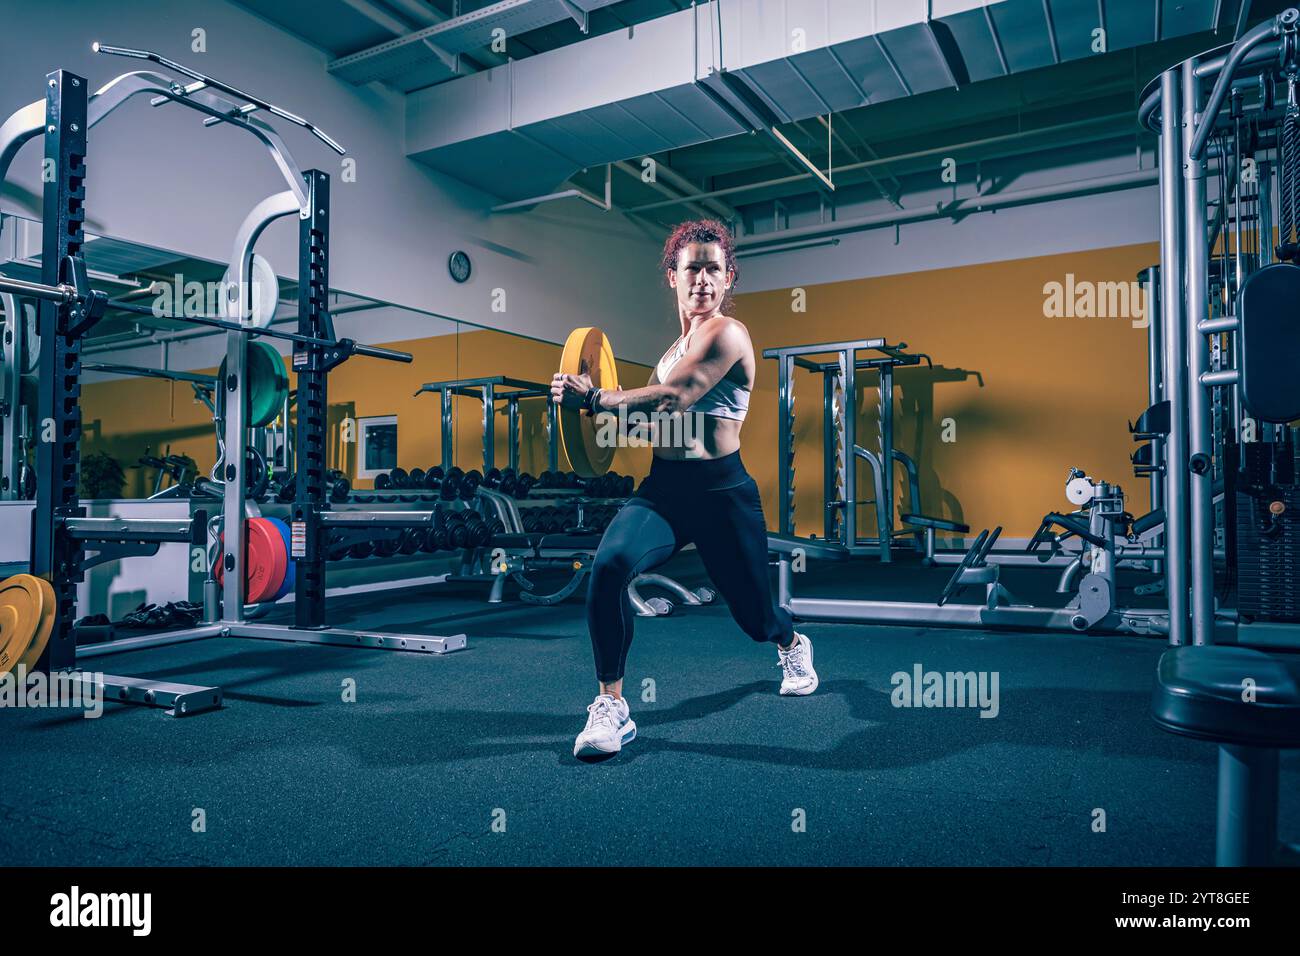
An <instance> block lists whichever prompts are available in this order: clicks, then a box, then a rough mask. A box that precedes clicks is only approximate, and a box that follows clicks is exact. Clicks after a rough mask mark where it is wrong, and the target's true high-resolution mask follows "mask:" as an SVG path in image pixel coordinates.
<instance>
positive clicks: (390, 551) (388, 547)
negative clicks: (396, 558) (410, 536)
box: [374, 536, 402, 558]
mask: <svg viewBox="0 0 1300 956" xmlns="http://www.w3.org/2000/svg"><path fill="white" fill-rule="evenodd" d="M374 549H375V557H377V558H391V557H392V556H393V555H395V554H397V552H398V551H400V550H401V549H402V540H401V537H400V536H398V537H395V538H387V537H385V538H380V539H379V540H377V541H376V542H375V543H374Z"/></svg>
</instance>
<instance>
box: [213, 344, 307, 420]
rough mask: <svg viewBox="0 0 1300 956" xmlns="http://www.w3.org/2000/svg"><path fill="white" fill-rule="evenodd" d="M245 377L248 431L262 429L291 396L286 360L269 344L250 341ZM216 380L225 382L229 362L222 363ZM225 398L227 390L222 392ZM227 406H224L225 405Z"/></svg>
mask: <svg viewBox="0 0 1300 956" xmlns="http://www.w3.org/2000/svg"><path fill="white" fill-rule="evenodd" d="M244 362H245V366H246V368H245V374H244V385H245V388H244V396H245V401H244V415H245V418H246V424H247V425H248V427H249V428H262V427H263V426H266V425H269V424H271V422H273V421H275V419H276V416H277V415H279V414H280V412H281V411H283V410H284V400H285V398H286V397H287V396H288V394H289V373H288V372H286V371H285V369H284V360H283V359H281V358H280V353H279V352H277V351H276V350H275V347H274V346H273V345H271V344H270V343H269V342H249V343H248V352H247V357H246V358H245V360H244ZM217 377H218V378H219V379H221V380H223V381H224V380H225V377H226V360H225V359H222V360H221V367H220V369H219V370H218V372H217ZM219 394H220V395H221V396H222V397H223V398H224V397H225V394H226V391H225V389H224V388H223V389H221V391H220V393H219ZM223 407H224V406H223Z"/></svg>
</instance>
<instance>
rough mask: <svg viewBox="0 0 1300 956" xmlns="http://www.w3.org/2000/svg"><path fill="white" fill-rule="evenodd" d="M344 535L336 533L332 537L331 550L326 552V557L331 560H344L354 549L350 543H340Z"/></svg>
mask: <svg viewBox="0 0 1300 956" xmlns="http://www.w3.org/2000/svg"><path fill="white" fill-rule="evenodd" d="M342 538H343V535H341V534H335V535H333V536H331V538H330V544H329V550H328V551H326V552H325V555H326V557H327V558H328V559H329V560H331V561H342V560H343V559H344V558H346V557H347V556H348V554H349V552H350V551H351V550H352V548H351V546H350V545H347V544H342V543H340V542H341V541H342Z"/></svg>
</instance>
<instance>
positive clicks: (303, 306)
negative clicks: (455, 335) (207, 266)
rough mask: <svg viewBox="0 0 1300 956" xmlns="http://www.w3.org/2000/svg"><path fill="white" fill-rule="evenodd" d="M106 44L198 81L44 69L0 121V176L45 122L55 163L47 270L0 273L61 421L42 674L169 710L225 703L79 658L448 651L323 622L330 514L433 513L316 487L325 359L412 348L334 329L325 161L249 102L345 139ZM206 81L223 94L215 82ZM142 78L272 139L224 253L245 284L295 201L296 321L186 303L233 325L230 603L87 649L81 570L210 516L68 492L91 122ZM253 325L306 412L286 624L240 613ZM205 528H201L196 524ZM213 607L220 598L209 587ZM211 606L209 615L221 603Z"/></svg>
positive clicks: (47, 469) (36, 519) (39, 517)
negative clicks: (205, 647)
mask: <svg viewBox="0 0 1300 956" xmlns="http://www.w3.org/2000/svg"><path fill="white" fill-rule="evenodd" d="M96 50H97V51H98V52H101V53H110V54H117V55H127V56H131V57H134V58H137V59H148V60H152V61H153V62H156V63H159V64H161V65H163V66H166V67H168V68H169V69H172V70H175V71H176V72H179V73H182V74H183V75H185V76H188V77H191V78H192V79H194V80H196V81H197V82H195V83H191V84H189V85H188V86H182V85H181V84H179V83H177V82H176V81H175V80H174V79H173V78H171V77H167V76H163V75H160V74H156V73H150V72H144V71H140V72H135V73H129V74H125V75H123V76H121V77H118V78H117V79H115V80H113V81H111V82H110V83H108V84H106V85H105V86H104V87H103V88H101V90H100V91H99V92H98V93H96V94H95V96H94V98H93V99H92V98H90V97H89V96H88V92H87V84H86V81H85V79H84V78H82V77H80V76H76V75H74V74H72V73H69V72H67V71H62V70H60V71H56V72H55V73H51V74H49V75H48V77H47V78H46V84H45V85H46V90H45V99H44V100H38V101H36V102H35V103H32V104H30V105H29V106H27V107H24V108H23V109H21V110H19V111H18V112H17V113H15V114H14V115H13V116H12V117H10V119H9V120H8V121H7V122H5V123H4V124H2V125H0V183H3V181H4V179H5V174H6V173H7V171H8V164H9V162H10V160H12V158H13V156H14V155H16V153H17V150H18V147H19V146H21V145H22V143H24V142H26V141H27V140H29V139H31V138H34V137H35V136H38V135H42V134H43V136H44V145H45V157H46V160H47V165H49V166H50V168H52V169H54V170H55V171H56V175H54V176H52V177H47V178H46V180H45V185H44V194H43V216H42V220H43V221H42V226H43V233H42V241H43V249H42V282H40V283H30V282H21V281H18V280H12V279H0V291H5V292H14V293H17V294H24V295H30V296H33V297H35V298H37V299H38V300H39V301H40V312H39V320H38V321H39V329H40V333H41V340H42V348H41V351H40V358H39V361H40V372H41V375H40V391H39V397H38V416H39V420H41V421H46V420H48V421H50V422H52V423H53V426H54V440H53V441H48V442H42V443H41V444H40V445H38V449H37V455H38V460H37V466H38V473H40V474H41V475H42V481H41V483H40V485H39V489H38V495H37V501H36V508H35V510H34V512H33V529H32V552H31V572H32V573H33V574H36V575H39V576H42V577H46V578H47V579H48V580H49V581H50V582H51V584H52V585H53V586H54V588H55V594H56V600H57V614H56V618H55V623H54V630H53V633H52V634H51V637H50V640H49V643H48V645H47V647H46V649H45V651H44V653H43V654H42V655H41V657H40V660H39V662H38V664H37V669H39V670H41V671H43V672H45V673H53V672H55V671H73V672H74V674H76V675H77V677H78V678H79V679H80V680H81V681H83V682H87V683H89V682H92V681H93V682H95V683H99V682H100V681H102V686H103V687H105V688H108V689H109V690H110V693H111V696H112V698H113V699H115V700H118V701H121V702H131V703H141V704H145V705H148V706H153V707H168V708H171V709H170V710H169V713H170V714H172V715H174V716H181V715H184V714H190V713H198V712H200V711H203V710H210V709H214V708H217V707H220V706H221V703H222V693H221V689H220V688H216V687H200V686H194V685H184V684H173V683H168V682H161V681H155V680H150V679H147V678H137V677H115V676H108V675H102V674H89V673H87V672H85V671H83V670H78V669H77V667H78V665H79V664H80V663H81V662H82V661H84V660H86V659H88V658H93V657H98V656H103V655H107V654H115V653H122V652H126V651H131V650H137V649H142V648H146V647H158V646H164V645H168V644H175V643H181V642H188V641H196V640H203V639H206V638H211V637H238V638H246V639H257V640H275V641H289V642H295V643H317V644H334V645H341V646H348V647H369V648H375V649H385V650H404V651H423V652H432V653H446V652H448V651H453V650H458V649H461V648H463V647H465V646H466V641H465V635H463V634H457V635H453V636H450V637H440V636H426V635H408V634H386V633H371V632H363V631H352V630H343V629H338V628H330V627H327V626H326V624H325V606H324V605H325V570H324V568H325V560H326V553H325V548H324V547H323V543H324V541H325V540H327V539H328V535H329V529H331V528H336V527H343V528H348V527H350V528H356V527H357V526H358V525H367V526H371V527H399V528H400V527H407V526H425V527H427V526H429V524H430V523H431V522H432V520H433V518H434V513H433V512H424V513H421V512H407V513H404V514H392V513H385V512H369V513H361V512H351V513H347V514H331V513H330V505H329V501H328V498H327V489H326V486H325V478H326V468H325V448H326V441H325V437H326V436H325V428H326V408H327V405H326V378H327V375H328V373H329V371H330V370H331V369H333V368H334V367H336V366H337V365H339V364H340V363H342V362H343V361H346V360H347V359H348V358H349V357H351V356H352V355H367V356H370V357H374V358H382V359H387V360H393V361H406V362H409V361H411V356H410V355H409V354H406V353H400V352H394V351H392V350H388V349H381V348H376V347H373V346H362V345H358V344H357V343H355V342H353V341H351V340H347V339H343V340H339V339H336V338H335V336H334V328H333V323H332V322H331V320H330V316H329V313H328V293H329V270H328V256H329V223H328V220H327V214H328V208H329V177H328V176H327V175H326V174H325V173H323V172H320V171H318V170H311V171H309V172H307V173H305V174H304V173H302V172H301V171H300V170H299V168H298V166H297V164H296V163H295V162H294V160H293V157H292V156H291V155H290V154H289V152H288V150H287V149H286V148H285V147H284V144H283V142H282V141H281V140H280V138H279V136H278V134H277V133H276V132H275V130H274V129H273V128H272V127H271V126H269V125H268V124H267V123H265V122H263V121H261V120H260V119H257V118H256V117H254V116H253V115H252V114H253V113H255V112H259V111H269V112H271V113H274V114H275V115H277V116H285V117H289V118H291V119H292V120H293V121H294V122H297V123H299V124H300V125H303V126H305V127H307V128H308V129H309V130H310V131H311V132H312V133H313V134H314V135H316V136H317V137H318V138H320V139H322V140H323V141H324V142H326V143H327V144H329V145H330V146H331V147H332V148H335V149H336V150H337V151H338V152H340V153H342V152H343V150H342V147H338V146H337V145H336V144H334V143H333V142H332V141H331V140H329V139H328V137H325V136H324V134H322V133H320V132H319V131H318V130H316V129H315V128H314V127H311V126H310V125H309V124H307V123H305V121H302V120H299V119H297V118H296V117H292V114H285V113H284V111H283V110H280V109H279V108H277V107H273V106H272V105H271V104H268V103H266V102H264V101H261V100H256V99H254V98H252V97H249V96H247V95H246V94H243V93H240V92H239V91H238V90H237V89H235V88H234V87H230V86H227V85H225V84H223V83H221V82H219V81H217V80H214V79H212V78H211V77H207V76H204V75H203V74H200V73H197V72H196V71H193V70H189V69H188V68H185V67H182V66H180V65H179V64H175V63H172V62H171V61H169V60H164V59H163V58H161V57H159V56H158V55H157V54H152V53H149V52H148V51H129V50H126V51H124V50H118V49H116V48H108V47H99V46H98V45H97V46H96ZM214 90H217V91H220V92H221V93H222V94H224V95H220V96H219V95H217V93H215V92H213V91H214ZM142 93H150V94H155V95H157V96H159V97H161V100H160V101H159V102H172V103H176V104H179V105H181V106H185V107H187V108H191V109H194V110H197V111H198V112H201V113H203V114H205V115H206V116H207V117H208V121H209V123H220V124H227V125H229V126H231V127H234V128H236V129H241V130H245V131H247V132H250V133H252V134H253V135H254V136H256V137H257V138H258V139H259V140H260V141H261V142H262V143H263V145H265V146H266V147H267V148H268V149H269V150H270V152H271V154H272V157H273V158H274V159H275V161H276V165H277V167H278V168H279V169H280V171H281V173H282V175H283V176H284V178H285V180H286V182H287V185H288V187H289V188H288V189H287V190H285V191H283V192H281V193H278V194H275V195H273V196H270V197H268V198H266V199H264V200H262V201H261V202H260V203H258V204H257V205H256V206H255V207H254V208H253V210H252V211H251V212H250V213H249V214H248V215H247V216H246V217H245V219H244V222H243V224H242V225H241V227H240V230H239V232H238V234H237V236H236V242H235V249H236V256H235V258H236V262H235V263H232V274H233V275H234V276H235V280H236V286H235V287H236V288H239V289H243V290H244V291H245V294H246V295H248V294H250V293H251V289H250V288H249V285H248V283H246V282H244V281H242V280H243V278H244V277H245V276H247V275H249V274H250V269H251V260H252V255H253V246H254V244H255V242H256V240H257V238H258V236H260V235H261V234H262V232H263V230H264V229H265V228H266V226H267V225H269V224H270V223H271V222H273V221H274V220H275V219H278V218H281V217H284V216H288V215H293V214H296V215H297V216H298V220H299V233H298V235H299V277H300V282H299V308H298V332H297V333H289V332H284V331H280V330H273V329H271V328H255V327H246V326H242V325H240V324H238V323H236V322H233V321H225V320H221V319H214V318H208V317H202V318H200V317H195V318H194V319H193V320H192V321H194V322H195V323H196V324H200V325H204V324H206V325H209V326H214V327H217V328H222V329H225V330H226V331H227V335H226V360H227V376H226V380H225V382H224V383H222V384H223V386H224V388H225V389H226V391H227V396H226V397H227V416H226V422H225V439H226V448H227V449H228V450H229V452H230V453H229V454H228V456H227V464H226V467H225V471H224V473H223V475H222V478H223V479H224V500H223V515H224V520H223V524H224V527H225V528H226V529H238V531H237V533H232V534H228V535H226V536H225V544H224V548H223V551H224V553H223V555H222V558H221V560H222V562H223V566H224V569H225V583H224V601H223V602H222V606H223V608H224V610H223V612H222V614H221V617H220V619H219V620H209V621H207V622H205V623H204V624H203V625H201V626H199V627H194V628H187V629H182V630H177V631H170V632H164V633H159V634H152V635H147V636H141V637H137V638H127V639H124V640H119V641H111V642H106V643H104V644H98V645H93V646H88V647H83V648H78V647H77V646H76V639H75V630H74V627H73V621H74V620H75V611H76V583H77V581H78V580H80V578H81V576H82V574H83V573H84V571H85V569H86V568H87V567H89V566H90V565H91V564H94V563H97V562H99V561H102V560H107V559H109V558H112V557H122V556H126V555H143V554H148V553H151V552H150V550H149V549H150V548H152V549H153V551H152V553H156V550H157V545H158V543H159V542H162V541H185V542H189V543H191V544H197V531H196V529H197V528H198V527H199V525H200V524H202V525H205V526H206V523H207V522H206V514H205V513H204V512H202V511H199V512H196V514H195V515H194V516H193V517H192V518H191V519H189V520H181V519H169V520H158V519H101V518H86V517H84V509H82V508H81V507H80V503H79V500H78V492H77V475H78V465H79V459H80V436H81V425H80V420H81V410H80V407H79V401H80V373H81V360H80V350H81V342H82V337H83V336H84V335H85V334H86V333H87V332H88V331H89V330H90V329H91V328H93V327H94V325H95V324H96V322H98V320H99V318H100V316H102V314H103V310H104V307H105V304H106V302H107V298H106V297H105V296H104V294H103V293H102V292H97V291H94V290H92V289H90V287H89V281H88V278H87V274H86V268H85V262H84V260H83V259H82V258H81V251H82V246H83V245H84V243H85V234H84V231H83V224H84V221H85V215H86V203H85V180H86V171H85V169H86V167H85V160H86V156H87V136H86V133H87V128H88V127H90V126H93V125H94V124H95V123H97V122H98V121H100V120H102V119H103V118H104V116H106V115H107V114H108V113H109V112H111V111H112V110H113V109H115V108H116V107H117V106H120V105H122V103H124V102H126V101H127V100H128V99H130V98H131V97H133V96H135V95H137V94H142ZM249 335H261V336H269V337H273V338H279V339H285V340H289V341H292V342H293V343H294V353H293V368H294V370H295V372H296V373H297V375H298V408H299V427H298V429H297V435H296V444H297V455H296V461H297V462H298V474H297V494H296V498H295V501H294V503H293V513H292V517H293V521H292V528H293V547H292V550H291V556H292V557H293V558H295V559H296V560H297V577H296V601H295V623H294V625H293V626H292V627H289V626H280V625H265V624H255V623H250V622H248V621H247V620H245V616H244V603H243V597H244V580H245V562H246V555H245V547H244V534H243V530H244V523H245V520H246V518H247V512H246V508H247V503H246V498H245V492H246V482H245V474H244V470H245V452H246V449H247V444H248V429H247V428H246V425H245V412H246V409H245V395H244V372H245V367H246V343H247V338H248V336H249ZM205 530H206V529H205ZM88 543H89V544H92V546H93V549H94V550H97V551H98V552H99V553H98V554H97V555H96V556H95V557H94V558H92V559H90V560H87V559H86V555H85V548H86V545H87V544H88ZM215 587H216V585H215V582H213V581H211V580H209V582H208V585H207V592H208V594H207V595H205V596H210V597H212V598H215ZM205 603H207V604H208V606H209V607H212V606H214V605H215V603H216V602H215V600H212V601H208V602H205ZM214 616H215V615H214Z"/></svg>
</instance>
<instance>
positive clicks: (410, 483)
mask: <svg viewBox="0 0 1300 956" xmlns="http://www.w3.org/2000/svg"><path fill="white" fill-rule="evenodd" d="M406 487H408V488H423V487H424V469H423V468H412V469H411V473H410V474H409V475H407V476H406Z"/></svg>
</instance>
